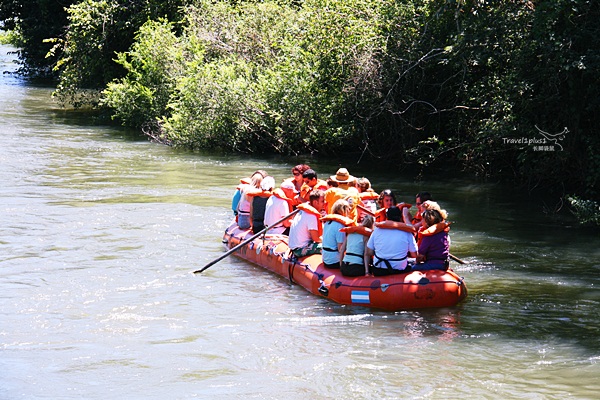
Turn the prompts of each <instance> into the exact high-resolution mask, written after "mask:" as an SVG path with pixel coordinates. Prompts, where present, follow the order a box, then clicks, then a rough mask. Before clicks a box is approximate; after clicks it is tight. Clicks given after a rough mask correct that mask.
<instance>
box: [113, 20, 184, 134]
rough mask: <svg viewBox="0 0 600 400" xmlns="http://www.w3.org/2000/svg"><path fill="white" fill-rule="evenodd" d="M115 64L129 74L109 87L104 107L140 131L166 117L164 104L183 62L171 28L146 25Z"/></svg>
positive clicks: (156, 23)
mask: <svg viewBox="0 0 600 400" xmlns="http://www.w3.org/2000/svg"><path fill="white" fill-rule="evenodd" d="M117 63H118V64H120V65H122V66H123V67H124V68H125V69H126V70H127V71H128V74H127V76H126V77H125V78H123V79H122V80H120V81H113V82H111V83H109V84H108V86H107V88H106V89H105V90H104V92H103V105H104V106H107V107H111V108H112V109H113V110H114V116H115V118H119V119H120V120H121V121H123V122H124V123H125V124H126V125H130V126H136V127H142V126H143V125H144V124H145V123H148V122H151V121H156V120H157V119H158V118H160V117H162V116H164V115H166V114H167V104H168V102H169V98H170V96H171V94H172V93H173V90H174V87H175V83H176V81H177V79H178V78H179V77H180V76H182V73H183V66H184V59H183V54H182V51H181V46H180V45H179V39H178V38H177V36H176V35H175V33H174V31H173V24H172V23H169V22H168V21H166V20H161V21H148V22H146V23H145V24H144V25H142V27H141V28H140V30H139V32H138V34H137V36H136V40H135V42H134V44H133V46H132V47H131V50H130V51H129V52H126V53H119V55H118V57H117Z"/></svg>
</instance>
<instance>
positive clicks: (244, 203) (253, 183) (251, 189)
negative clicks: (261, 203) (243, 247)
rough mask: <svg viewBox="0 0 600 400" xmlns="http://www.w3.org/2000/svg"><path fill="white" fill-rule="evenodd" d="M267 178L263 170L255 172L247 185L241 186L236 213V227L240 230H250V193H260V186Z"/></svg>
mask: <svg viewBox="0 0 600 400" xmlns="http://www.w3.org/2000/svg"><path fill="white" fill-rule="evenodd" d="M265 176H267V173H266V172H265V171H263V170H257V171H255V172H254V173H253V174H252V176H251V177H250V183H249V184H241V185H240V186H239V190H240V193H241V196H240V202H239V203H238V206H237V211H238V215H237V218H238V226H239V227H240V229H250V227H251V226H252V220H251V217H250V208H251V207H252V197H251V196H250V194H251V193H255V192H260V191H261V189H260V184H261V182H262V180H263V179H264V178H265Z"/></svg>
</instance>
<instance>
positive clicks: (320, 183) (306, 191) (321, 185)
mask: <svg viewBox="0 0 600 400" xmlns="http://www.w3.org/2000/svg"><path fill="white" fill-rule="evenodd" d="M316 189H321V190H323V191H325V190H327V182H325V181H324V180H321V179H317V183H316V184H315V186H313V187H310V186H309V185H307V184H306V183H305V184H304V185H302V187H301V188H300V194H299V195H298V196H300V197H302V198H303V199H304V200H306V201H310V192H312V191H313V190H316Z"/></svg>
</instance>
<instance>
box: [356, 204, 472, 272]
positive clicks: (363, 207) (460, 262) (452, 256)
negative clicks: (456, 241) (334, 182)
mask: <svg viewBox="0 0 600 400" xmlns="http://www.w3.org/2000/svg"><path fill="white" fill-rule="evenodd" d="M358 208H360V209H361V210H362V211H364V212H366V213H367V214H369V215H371V216H374V215H375V214H373V212H372V211H371V210H369V209H368V208H366V207H365V206H363V205H362V204H358ZM449 257H450V258H451V259H452V260H454V261H456V262H457V263H459V264H466V263H467V262H466V261H463V260H461V259H460V258H458V257H456V256H454V255H452V254H449Z"/></svg>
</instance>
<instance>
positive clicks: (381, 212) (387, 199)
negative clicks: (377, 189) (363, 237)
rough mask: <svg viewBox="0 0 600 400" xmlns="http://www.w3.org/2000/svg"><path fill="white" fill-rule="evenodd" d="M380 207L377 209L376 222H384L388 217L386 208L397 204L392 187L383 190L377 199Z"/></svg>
mask: <svg viewBox="0 0 600 400" xmlns="http://www.w3.org/2000/svg"><path fill="white" fill-rule="evenodd" d="M377 205H378V206H379V209H378V210H377V211H375V222H383V221H385V220H386V219H387V217H386V210H387V209H388V208H390V207H394V206H395V205H396V195H395V194H394V192H393V191H392V190H391V189H385V190H382V191H381V193H379V198H378V199H377Z"/></svg>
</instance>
